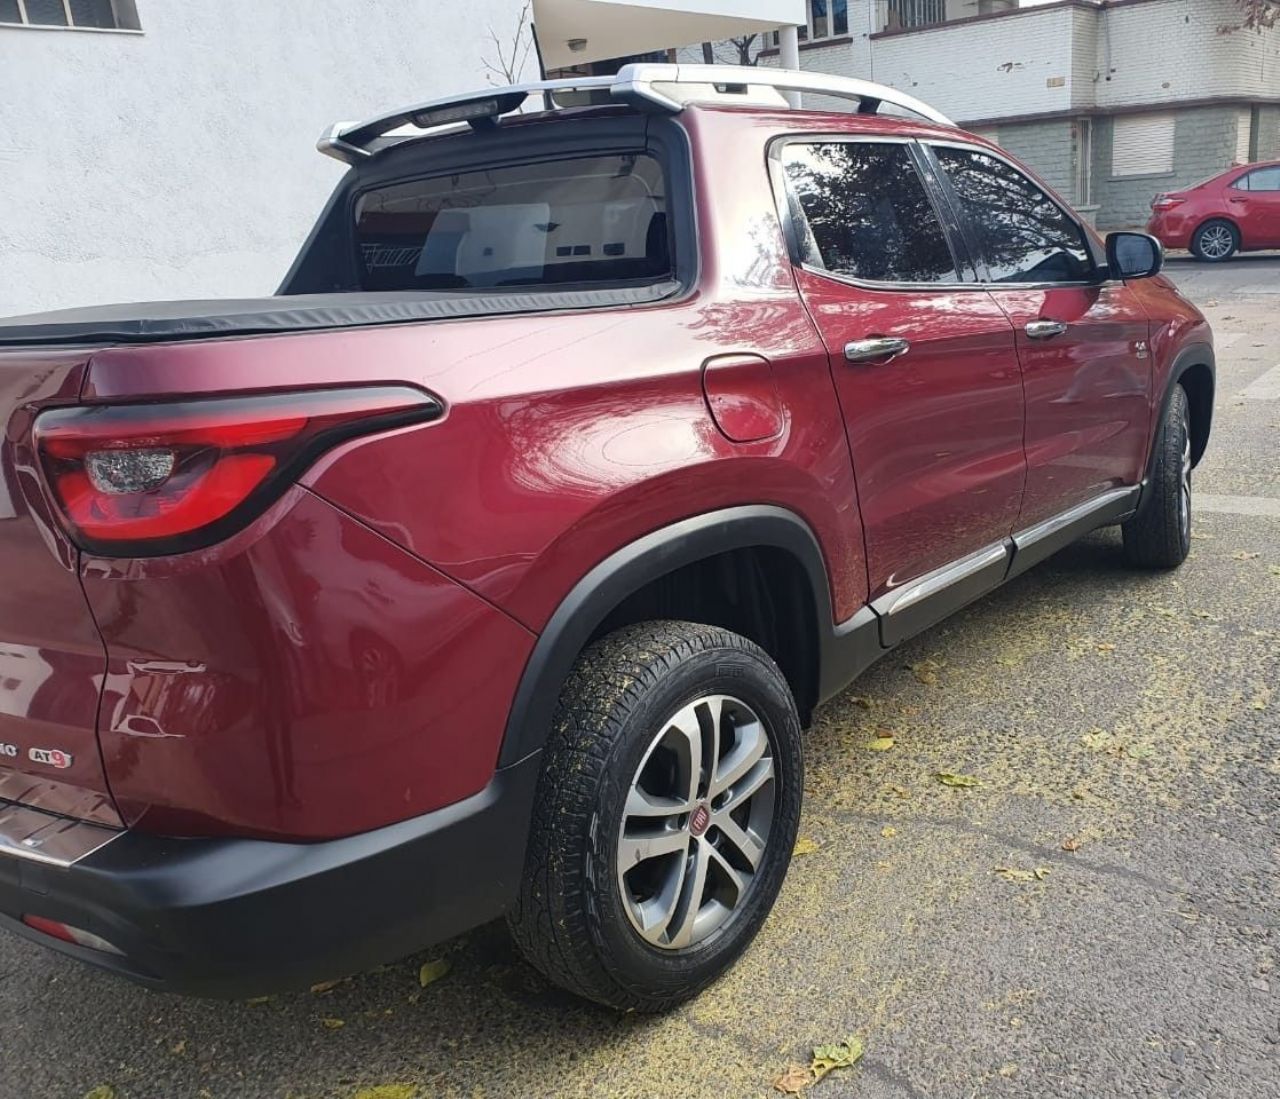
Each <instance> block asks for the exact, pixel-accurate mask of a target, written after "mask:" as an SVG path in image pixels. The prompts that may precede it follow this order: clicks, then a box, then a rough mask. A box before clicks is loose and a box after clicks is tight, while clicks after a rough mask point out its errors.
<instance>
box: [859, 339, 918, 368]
mask: <svg viewBox="0 0 1280 1099" xmlns="http://www.w3.org/2000/svg"><path fill="white" fill-rule="evenodd" d="M910 350H911V341H910V340H904V339H903V338H902V337H901V336H872V337H871V338H870V339H866V340H854V341H853V342H852V343H847V344H845V345H844V357H845V359H846V361H848V362H851V363H874V362H880V361H881V360H883V361H884V362H889V361H891V360H893V359H896V358H897V357H898V356H899V355H905V354H906V353H907V352H908V351H910Z"/></svg>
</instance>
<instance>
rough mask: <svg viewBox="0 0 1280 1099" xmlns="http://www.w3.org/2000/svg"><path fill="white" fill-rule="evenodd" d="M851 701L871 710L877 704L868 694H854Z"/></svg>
mask: <svg viewBox="0 0 1280 1099" xmlns="http://www.w3.org/2000/svg"><path fill="white" fill-rule="evenodd" d="M849 701H850V702H852V703H853V704H854V705H855V706H861V707H862V708H863V709H864V710H869V709H871V707H872V706H874V705H875V703H874V702H872V701H871V699H869V698H867V696H866V695H854V696H853V698H851V699H850V700H849Z"/></svg>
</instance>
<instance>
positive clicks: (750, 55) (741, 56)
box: [702, 34, 767, 66]
mask: <svg viewBox="0 0 1280 1099" xmlns="http://www.w3.org/2000/svg"><path fill="white" fill-rule="evenodd" d="M766 41H767V39H766V36H765V35H763V34H745V35H743V36H742V37H740V38H729V39H726V40H725V41H724V42H717V43H716V44H715V46H714V47H713V49H714V53H715V56H714V57H713V58H712V60H713V61H718V62H720V64H722V65H753V66H754V65H758V64H760V51H761V50H763V49H764V48H765V43H766ZM710 45H711V43H710V42H704V43H703V44H702V56H703V57H704V58H705V57H706V56H707V54H708V52H709V51H708V49H707V47H708V46H710ZM753 51H754V52H753Z"/></svg>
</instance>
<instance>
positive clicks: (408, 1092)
mask: <svg viewBox="0 0 1280 1099" xmlns="http://www.w3.org/2000/svg"><path fill="white" fill-rule="evenodd" d="M417 1096H418V1086H417V1085H416V1084H374V1086H373V1087H371V1088H361V1089H360V1090H359V1091H357V1092H356V1094H355V1099H417Z"/></svg>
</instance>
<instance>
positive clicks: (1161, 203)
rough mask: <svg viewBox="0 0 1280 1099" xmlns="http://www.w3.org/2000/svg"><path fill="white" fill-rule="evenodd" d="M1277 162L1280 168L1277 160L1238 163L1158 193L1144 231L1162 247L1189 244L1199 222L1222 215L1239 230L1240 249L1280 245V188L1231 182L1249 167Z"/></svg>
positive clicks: (1269, 165)
mask: <svg viewBox="0 0 1280 1099" xmlns="http://www.w3.org/2000/svg"><path fill="white" fill-rule="evenodd" d="M1275 167H1280V161H1262V162H1259V163H1257V164H1245V165H1239V166H1237V167H1234V168H1228V169H1227V170H1226V171H1225V172H1223V173H1221V174H1220V175H1217V176H1214V177H1213V178H1212V179H1208V180H1205V181H1204V182H1203V183H1200V184H1197V185H1196V186H1195V187H1189V188H1187V189H1185V190H1181V191H1169V192H1167V193H1165V194H1161V195H1157V196H1156V198H1155V199H1154V200H1153V202H1152V213H1151V219H1150V220H1149V221H1148V222H1147V232H1148V233H1150V234H1151V235H1152V236H1154V237H1156V238H1158V239H1159V240H1160V242H1161V243H1162V244H1163V245H1164V246H1165V247H1166V248H1190V247H1191V239H1192V237H1193V236H1194V235H1195V232H1196V230H1197V229H1199V228H1200V226H1202V225H1203V224H1204V223H1205V222H1207V221H1213V220H1215V219H1224V220H1226V221H1229V222H1231V224H1233V225H1234V226H1235V227H1236V229H1237V231H1238V232H1239V234H1240V249H1241V251H1246V252H1247V251H1255V250H1259V249H1264V248H1280V191H1257V192H1254V191H1245V190H1240V189H1239V188H1237V187H1235V186H1234V184H1235V183H1236V182H1237V181H1238V180H1239V179H1241V177H1243V176H1246V175H1248V174H1249V173H1250V172H1253V171H1256V170H1257V169H1259V168H1275Z"/></svg>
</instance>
